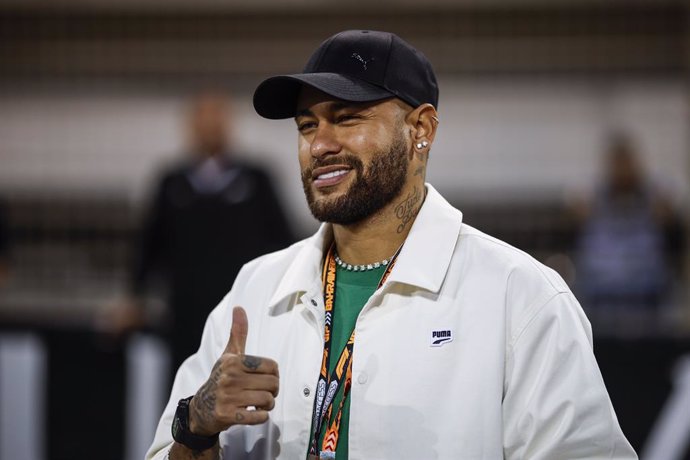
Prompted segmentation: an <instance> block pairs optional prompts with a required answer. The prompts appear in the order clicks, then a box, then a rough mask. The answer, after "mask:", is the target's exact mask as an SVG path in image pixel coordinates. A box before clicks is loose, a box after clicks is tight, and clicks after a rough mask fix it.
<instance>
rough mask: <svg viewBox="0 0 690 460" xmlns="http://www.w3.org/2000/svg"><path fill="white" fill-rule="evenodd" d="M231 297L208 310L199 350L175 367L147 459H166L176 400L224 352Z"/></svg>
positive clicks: (205, 375)
mask: <svg viewBox="0 0 690 460" xmlns="http://www.w3.org/2000/svg"><path fill="white" fill-rule="evenodd" d="M230 297H231V295H230V294H228V295H227V296H226V297H225V298H224V299H223V300H222V301H221V302H220V304H219V305H218V306H217V307H216V308H215V309H214V310H213V311H212V312H211V314H210V315H209V317H208V319H207V320H206V325H205V326H204V332H203V334H202V336H201V345H200V346H199V349H198V350H197V352H196V353H195V354H193V355H192V356H190V357H189V358H187V360H185V361H184V362H183V363H182V365H181V366H180V368H179V369H178V371H177V374H176V375H175V381H174V383H173V387H172V391H171V393H170V400H169V401H168V403H167V405H166V406H165V410H164V411H163V415H162V416H161V418H160V421H159V422H158V428H157V429H156V435H155V437H154V439H153V443H152V445H151V447H150V448H149V451H148V453H147V454H146V460H163V459H166V458H167V454H168V451H169V450H170V447H171V446H172V443H173V439H172V432H171V426H172V420H173V416H174V415H175V410H176V409H177V402H178V401H179V400H180V399H182V398H187V397H189V396H192V395H194V394H195V393H196V392H197V390H198V389H199V387H201V385H202V384H203V383H204V382H205V381H206V379H208V376H209V375H210V374H211V369H212V368H213V365H214V364H215V362H216V360H217V359H218V358H219V357H220V355H221V354H222V353H223V350H224V349H225V344H226V342H227V340H228V336H229V333H230V325H231V324H232V317H231V315H230V314H228V311H229V310H230V309H229V308H228V302H230Z"/></svg>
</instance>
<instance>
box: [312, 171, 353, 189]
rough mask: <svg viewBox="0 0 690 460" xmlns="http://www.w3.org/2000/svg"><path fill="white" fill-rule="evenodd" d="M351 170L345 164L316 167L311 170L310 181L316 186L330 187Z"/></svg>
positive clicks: (343, 178) (341, 179) (340, 180)
mask: <svg viewBox="0 0 690 460" xmlns="http://www.w3.org/2000/svg"><path fill="white" fill-rule="evenodd" d="M350 171H352V168H351V167H349V166H347V165H332V166H324V167H322V168H316V169H315V170H314V171H313V172H312V181H313V183H314V186H315V187H316V188H324V187H332V186H334V185H336V184H339V183H340V182H342V181H343V180H345V178H346V177H347V175H348V174H349V173H350Z"/></svg>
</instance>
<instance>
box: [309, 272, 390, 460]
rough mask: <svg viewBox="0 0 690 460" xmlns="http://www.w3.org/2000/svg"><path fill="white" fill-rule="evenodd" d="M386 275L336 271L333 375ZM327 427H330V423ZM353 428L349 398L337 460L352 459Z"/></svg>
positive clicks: (340, 393)
mask: <svg viewBox="0 0 690 460" xmlns="http://www.w3.org/2000/svg"><path fill="white" fill-rule="evenodd" d="M385 271H386V267H385V266H381V267H380V268H377V269H374V270H369V271H365V272H352V271H347V270H345V269H343V268H340V267H336V278H335V279H336V283H335V312H334V314H333V330H332V335H331V359H330V362H329V363H328V364H329V366H328V374H329V375H330V374H331V372H333V369H334V368H335V365H336V364H337V362H338V358H339V357H340V352H341V351H342V350H343V348H344V347H345V344H346V343H347V340H348V339H349V338H350V335H351V334H352V331H353V330H354V328H355V323H356V322H357V317H358V316H359V313H360V312H361V311H362V308H363V307H364V304H365V303H367V301H368V300H369V297H371V295H372V294H373V293H374V291H376V288H377V287H378V285H379V281H380V280H381V277H382V276H383V274H384V273H385ZM356 344H357V338H356V337H355V345H356ZM352 359H356V356H354V355H353V357H352ZM343 388H344V385H341V387H340V388H339V389H338V393H337V394H336V395H335V398H334V401H333V412H332V414H333V416H334V417H335V414H336V413H337V411H338V407H339V405H340V401H341V400H342V397H343ZM312 423H313V420H312ZM324 423H328V425H330V420H329V421H327V422H326V421H325V422H324ZM328 425H326V426H324V427H323V429H322V430H321V438H320V439H319V443H318V446H319V448H320V447H321V443H322V441H323V437H324V436H325V435H326V431H327V429H328ZM349 425H350V397H349V395H348V397H347V398H346V399H345V403H344V404H343V416H342V418H341V419H340V435H339V437H338V446H337V448H336V455H335V458H336V459H337V460H343V459H347V458H348V427H349ZM309 445H311V439H310V440H309Z"/></svg>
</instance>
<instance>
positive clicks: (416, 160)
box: [148, 31, 635, 460]
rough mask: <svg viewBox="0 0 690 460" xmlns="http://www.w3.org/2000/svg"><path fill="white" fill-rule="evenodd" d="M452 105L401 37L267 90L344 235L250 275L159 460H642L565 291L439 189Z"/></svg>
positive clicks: (370, 35)
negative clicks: (431, 175) (442, 138)
mask: <svg viewBox="0 0 690 460" xmlns="http://www.w3.org/2000/svg"><path fill="white" fill-rule="evenodd" d="M437 104H438V89H437V84H436V78H435V76H434V73H433V71H432V68H431V65H430V64H429V62H428V61H427V59H426V58H425V57H424V56H423V55H422V54H421V53H420V52H419V51H417V50H415V49H414V48H412V47H411V46H410V45H409V44H407V43H406V42H404V41H403V40H401V39H400V38H398V37H397V36H395V35H393V34H389V33H384V32H373V31H347V32H342V33H340V34H338V35H335V36H333V37H331V38H329V39H328V40H326V41H325V42H324V43H323V44H322V45H321V46H320V47H319V48H318V49H317V51H316V52H315V53H314V55H313V56H312V57H311V59H310V60H309V62H308V64H307V66H306V68H305V71H304V73H303V74H298V75H292V76H279V77H273V78H269V79H268V80H266V81H264V82H263V83H262V84H261V85H260V86H259V87H258V89H257V91H256V93H255V95H254V106H255V108H256V110H257V112H258V113H259V114H260V115H262V116H264V117H267V118H275V119H277V118H289V117H294V118H295V121H296V123H297V129H298V133H299V134H298V138H299V147H298V150H299V160H300V165H301V169H302V181H303V184H304V190H305V193H306V196H307V201H308V203H309V206H310V209H311V211H312V213H313V214H314V216H316V217H317V218H318V219H319V220H321V221H323V222H325V223H324V225H322V226H321V228H320V229H319V231H318V232H317V233H316V235H314V236H313V237H311V238H309V239H307V240H304V241H302V242H300V243H297V244H295V245H293V246H292V247H290V248H288V249H286V250H284V251H280V252H277V253H274V254H270V255H266V256H264V257H261V258H259V259H257V260H255V261H253V262H251V263H249V264H247V265H246V266H245V267H244V268H243V270H242V271H241V272H240V275H239V276H238V278H237V280H236V282H235V285H234V286H233V288H232V290H231V291H230V293H229V294H228V296H227V297H226V298H225V299H224V300H223V301H222V302H221V304H220V305H219V306H218V307H217V308H216V309H215V310H214V311H213V312H212V313H211V315H210V316H209V319H208V321H207V323H206V326H205V330H204V335H203V338H202V344H201V348H200V350H199V352H198V353H197V354H196V355H194V356H193V357H192V358H191V359H189V360H188V361H187V362H185V364H184V365H183V366H182V367H181V368H180V370H179V372H178V375H177V378H176V382H175V385H174V388H173V392H172V396H171V399H170V402H169V403H168V406H167V408H166V409H165V413H164V414H163V417H162V419H161V422H160V425H159V427H158V431H157V434H156V439H155V440H154V442H153V446H152V447H151V449H150V451H149V454H148V455H149V456H148V458H150V459H154V458H155V459H162V458H165V456H166V455H169V458H170V459H191V458H195V459H216V458H225V459H243V458H244V459H273V458H281V459H304V458H310V459H312V458H338V459H343V458H352V459H416V460H417V459H473V460H474V459H500V458H509V459H523V458H533V459H537V458H539V459H574V458H578V459H582V458H591V459H593V458H617V459H622V458H626V459H628V458H635V453H634V452H633V451H632V449H631V447H630V445H629V444H628V442H627V441H626V439H625V437H624V436H623V434H622V433H621V430H620V428H619V426H618V422H617V420H616V417H615V414H614V412H613V409H612V407H611V403H610V401H609V398H608V395H607V393H606V389H605V388H604V383H603V381H602V379H601V375H600V373H599V370H598V368H597V365H596V362H595V359H594V356H593V354H592V349H591V332H590V328H589V323H588V322H587V320H586V318H585V317H584V315H583V313H582V311H581V309H580V307H579V306H578V304H577V302H576V300H575V299H574V298H573V296H572V294H571V293H570V291H569V290H568V288H567V287H566V285H565V283H564V282H563V281H562V280H561V279H560V278H559V277H558V276H557V275H556V274H555V273H554V272H552V271H551V270H549V269H547V268H546V267H544V266H543V265H541V264H539V263H538V262H536V261H535V260H533V259H532V258H530V257H529V256H528V255H526V254H524V253H522V252H520V251H518V250H516V249H514V248H512V247H510V246H508V245H506V244H504V243H502V242H500V241H497V240H495V239H493V238H491V237H489V236H486V235H484V234H482V233H481V232H479V231H477V230H475V229H473V228H471V227H469V226H468V225H465V224H464V223H462V214H461V213H460V212H459V211H458V210H456V209H454V208H453V207H451V206H450V205H449V204H448V203H447V202H446V201H445V200H444V199H443V198H442V197H441V196H440V195H439V193H438V192H436V190H434V188H433V187H432V186H431V185H429V184H425V183H424V177H425V172H426V165H427V159H428V155H429V150H430V148H431V146H432V144H433V141H434V137H435V135H436V130H437V125H438V115H437V112H436V106H437ZM279 388H280V393H278V389H279ZM171 425H172V432H173V434H174V439H176V440H175V441H173V434H171Z"/></svg>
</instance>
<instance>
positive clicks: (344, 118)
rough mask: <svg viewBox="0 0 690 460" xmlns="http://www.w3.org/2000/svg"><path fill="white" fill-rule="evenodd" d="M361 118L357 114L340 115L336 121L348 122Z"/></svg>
mask: <svg viewBox="0 0 690 460" xmlns="http://www.w3.org/2000/svg"><path fill="white" fill-rule="evenodd" d="M359 118H360V116H359V115H355V114H346V115H340V116H339V117H338V118H337V119H336V123H347V122H348V121H352V120H358V119H359Z"/></svg>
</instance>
